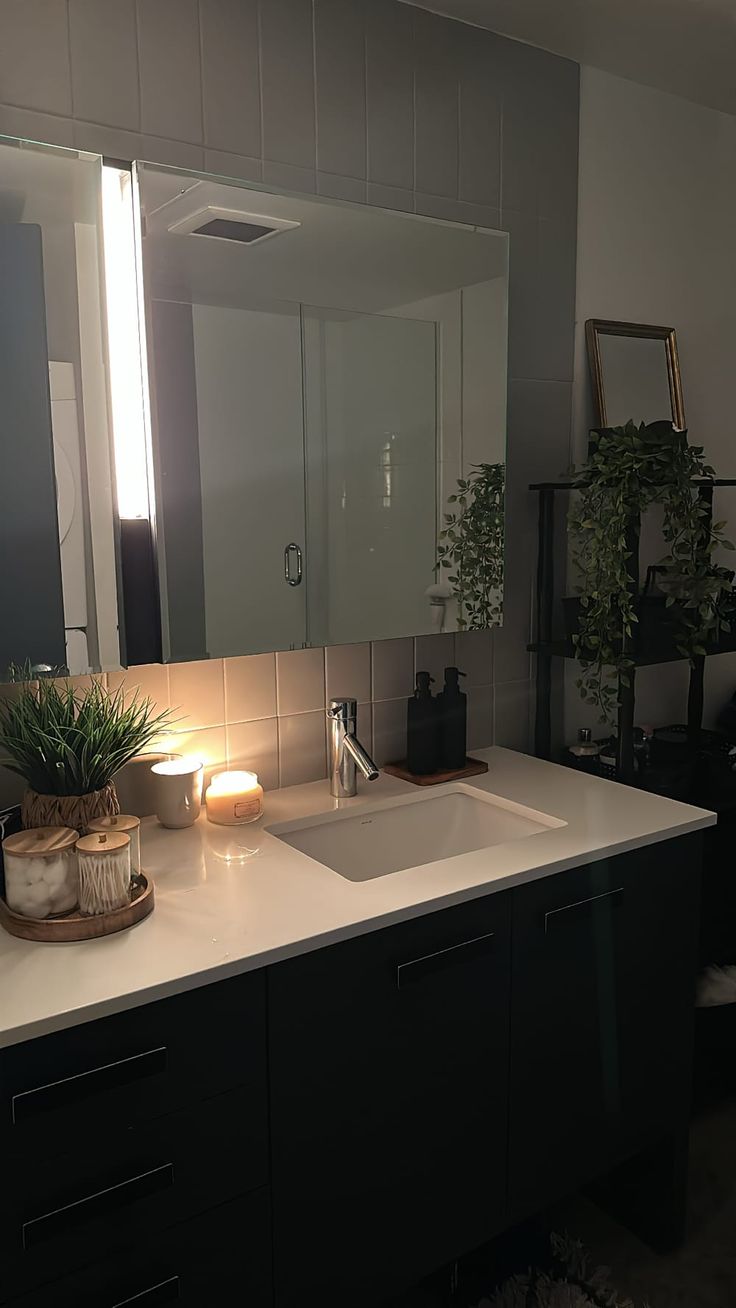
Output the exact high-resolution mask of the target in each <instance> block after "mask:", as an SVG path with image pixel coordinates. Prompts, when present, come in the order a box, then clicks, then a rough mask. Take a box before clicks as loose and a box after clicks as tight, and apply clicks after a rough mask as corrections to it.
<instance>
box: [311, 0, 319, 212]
mask: <svg viewBox="0 0 736 1308" xmlns="http://www.w3.org/2000/svg"><path fill="white" fill-rule="evenodd" d="M312 102H313V109H314V173H315V177H314V186H315V190H316V189H317V173H318V172H319V127H318V116H317V0H312Z"/></svg>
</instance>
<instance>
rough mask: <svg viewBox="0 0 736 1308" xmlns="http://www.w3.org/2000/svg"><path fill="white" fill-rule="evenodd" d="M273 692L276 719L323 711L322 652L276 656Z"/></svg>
mask: <svg viewBox="0 0 736 1308" xmlns="http://www.w3.org/2000/svg"><path fill="white" fill-rule="evenodd" d="M276 688H277V695H278V710H279V716H282V715H283V714H286V713H308V712H309V711H310V709H324V703H325V652H324V650H323V649H294V650H286V651H285V652H281V653H279V654H277V655H276Z"/></svg>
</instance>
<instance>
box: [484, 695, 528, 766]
mask: <svg viewBox="0 0 736 1308" xmlns="http://www.w3.org/2000/svg"><path fill="white" fill-rule="evenodd" d="M532 689H533V687H532V683H531V681H508V682H503V683H502V684H501V685H498V686H495V687H494V695H493V714H494V723H493V729H494V742H493V743H494V744H495V745H504V746H505V747H506V748H507V749H520V750H522V751H524V752H529V751H530V750H531V742H532V730H531V728H532V722H531V715H532Z"/></svg>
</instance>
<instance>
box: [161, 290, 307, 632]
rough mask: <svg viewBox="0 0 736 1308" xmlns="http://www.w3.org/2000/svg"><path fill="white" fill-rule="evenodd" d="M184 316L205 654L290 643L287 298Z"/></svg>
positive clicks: (291, 462) (293, 517)
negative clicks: (194, 430)
mask: <svg viewBox="0 0 736 1308" xmlns="http://www.w3.org/2000/svg"><path fill="white" fill-rule="evenodd" d="M192 316H193V328H194V354H195V360H196V365H195V371H196V384H197V416H198V427H199V462H200V479H201V487H202V538H203V552H204V593H205V621H206V636H207V650H208V653H209V654H210V656H212V657H220V656H223V655H231V654H233V655H234V654H243V653H245V652H248V653H255V652H259V651H268V650H274V649H288V648H289V647H290V646H301V645H302V643H303V642H304V641H305V639H306V591H307V586H306V579H305V582H304V584H301V585H289V584H287V582H286V579H285V575H284V551H285V549H286V548H287V546H288V545H289V544H292V543H293V544H294V545H296V546H298V547H299V549H300V550H302V551H303V550H304V545H305V541H304V437H303V414H302V362H301V331H300V320H299V306H298V305H288V304H278V305H277V304H274V305H270V306H264V307H263V309H261V308H260V307H259V309H258V310H255V309H221V308H213V307H210V306H207V305H195V306H194V307H193V310H192ZM290 575H291V577H292V580H296V578H297V557H296V551H295V550H292V551H291V557H290ZM173 655H174V657H176V651H173Z"/></svg>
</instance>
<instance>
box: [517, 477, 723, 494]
mask: <svg viewBox="0 0 736 1308" xmlns="http://www.w3.org/2000/svg"><path fill="white" fill-rule="evenodd" d="M578 484H579V483H578V482H577V481H569V480H565V481H533V482H532V483H531V485H530V487H529V490H531V491H562V490H568V491H569V490H575V489H576V487H577V486H578ZM690 485H691V486H701V487H702V488H703V489H706V488H707V487H711V486H716V487H717V486H736V477H698V478H696V479H695V481H691V482H690Z"/></svg>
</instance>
